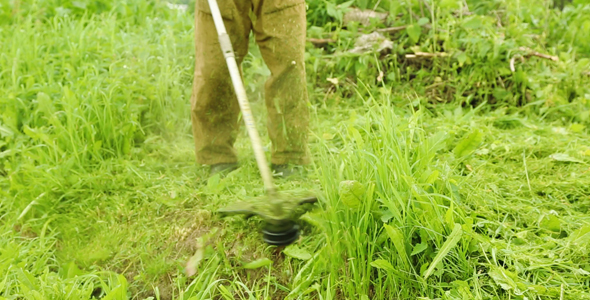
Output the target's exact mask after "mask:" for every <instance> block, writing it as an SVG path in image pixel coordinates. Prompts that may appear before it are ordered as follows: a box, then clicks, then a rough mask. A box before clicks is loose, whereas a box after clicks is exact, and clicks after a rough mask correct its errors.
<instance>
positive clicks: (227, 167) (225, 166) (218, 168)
mask: <svg viewBox="0 0 590 300" xmlns="http://www.w3.org/2000/svg"><path fill="white" fill-rule="evenodd" d="M237 168H238V164H237V163H221V164H214V165H211V167H210V169H209V176H213V175H215V174H218V173H219V174H220V175H225V174H227V173H230V172H231V171H234V170H236V169H237Z"/></svg>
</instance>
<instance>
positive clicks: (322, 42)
mask: <svg viewBox="0 0 590 300" xmlns="http://www.w3.org/2000/svg"><path fill="white" fill-rule="evenodd" d="M307 41H308V42H310V43H312V44H313V45H314V46H316V47H324V46H326V45H328V44H333V43H336V40H333V39H315V38H308V39H307Z"/></svg>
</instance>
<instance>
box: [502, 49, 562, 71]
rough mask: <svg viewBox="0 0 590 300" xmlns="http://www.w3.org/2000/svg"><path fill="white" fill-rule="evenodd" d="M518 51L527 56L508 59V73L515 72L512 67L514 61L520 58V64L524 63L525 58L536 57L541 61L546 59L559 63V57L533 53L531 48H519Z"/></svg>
mask: <svg viewBox="0 0 590 300" xmlns="http://www.w3.org/2000/svg"><path fill="white" fill-rule="evenodd" d="M518 50H520V51H523V52H527V54H525V55H523V56H521V55H516V56H513V57H512V58H511V59H510V71H512V72H516V68H515V67H514V61H515V60H516V59H517V58H520V61H521V62H524V58H525V57H531V56H536V57H539V58H543V59H548V60H551V61H559V57H557V56H554V55H548V54H543V53H539V52H537V51H534V50H532V49H531V48H528V47H520V48H518Z"/></svg>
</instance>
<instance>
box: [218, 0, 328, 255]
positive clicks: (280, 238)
mask: <svg viewBox="0 0 590 300" xmlns="http://www.w3.org/2000/svg"><path fill="white" fill-rule="evenodd" d="M208 2H209V8H210V9H211V15H212V16H213V22H214V23H215V28H216V29H217V34H218V35H219V44H220V45H221V51H222V52H223V56H224V57H225V60H226V62H227V67H228V69H229V74H230V76H231V80H232V83H233V86H234V90H235V92H236V96H237V98H238V102H239V104H240V110H241V112H242V117H243V118H244V123H245V124H246V129H247V130H248V135H249V136H250V141H251V143H252V148H253V149H254V155H255V157H256V163H257V165H258V169H259V170H260V175H261V176H262V180H263V182H264V188H265V190H266V195H265V198H264V199H259V201H258V202H259V203H257V204H249V203H238V204H235V205H233V206H230V207H227V208H224V209H221V210H220V211H219V213H220V214H222V216H228V215H235V214H243V215H246V216H247V217H251V216H255V215H257V216H259V217H261V218H262V219H263V220H264V221H265V223H266V224H265V226H264V229H263V235H264V241H265V242H266V243H268V244H271V245H288V244H291V243H293V242H294V241H295V240H297V238H298V237H299V226H298V225H297V224H296V223H295V221H294V216H295V210H296V208H297V207H298V206H299V205H301V204H304V203H313V202H316V201H317V198H316V197H308V198H303V199H299V200H296V201H289V200H288V199H286V198H287V197H286V196H285V195H280V194H279V192H278V190H277V188H276V186H275V185H274V183H273V180H272V174H271V171H270V168H269V166H268V164H267V162H266V157H265V155H264V150H263V148H262V141H261V140H260V136H259V135H258V131H257V130H256V125H255V124H254V118H253V117H252V111H251V110H250V104H249V102H248V98H247V96H246V89H245V88H244V83H243V82H242V76H241V74H240V70H239V68H238V64H237V62H236V58H235V54H234V51H233V47H232V44H231V40H230V38H229V35H228V34H227V31H226V29H225V25H224V23H223V19H222V17H221V13H220V11H219V6H218V5H217V1H216V0H208Z"/></svg>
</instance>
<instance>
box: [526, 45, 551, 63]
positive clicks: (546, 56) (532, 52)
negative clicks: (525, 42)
mask: <svg viewBox="0 0 590 300" xmlns="http://www.w3.org/2000/svg"><path fill="white" fill-rule="evenodd" d="M518 49H519V50H520V51H525V52H528V54H527V55H525V56H536V57H540V58H544V59H549V60H552V61H559V57H557V56H553V55H548V54H543V53H539V52H537V51H534V50H532V49H530V48H527V47H520V48H518Z"/></svg>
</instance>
